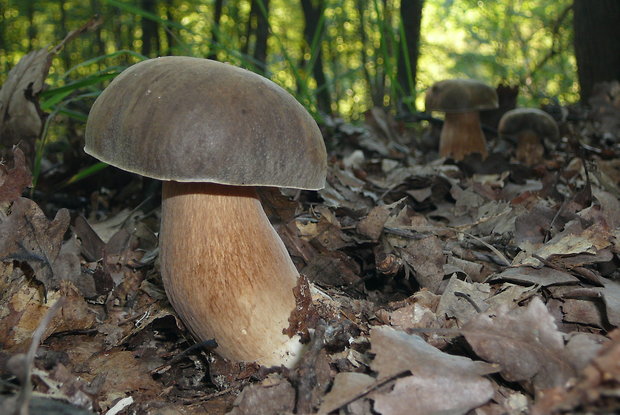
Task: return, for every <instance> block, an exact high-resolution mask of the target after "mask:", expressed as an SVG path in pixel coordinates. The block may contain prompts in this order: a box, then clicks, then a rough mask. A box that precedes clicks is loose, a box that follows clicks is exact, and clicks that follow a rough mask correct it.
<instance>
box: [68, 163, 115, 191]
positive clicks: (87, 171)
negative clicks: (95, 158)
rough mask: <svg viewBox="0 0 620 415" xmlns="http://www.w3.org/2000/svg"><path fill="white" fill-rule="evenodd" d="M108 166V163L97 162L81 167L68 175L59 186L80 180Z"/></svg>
mask: <svg viewBox="0 0 620 415" xmlns="http://www.w3.org/2000/svg"><path fill="white" fill-rule="evenodd" d="M108 166H109V164H107V163H104V162H98V163H95V164H93V165H92V166H88V167H86V168H85V169H82V170H80V171H79V172H77V173H75V174H74V175H73V176H71V177H69V179H67V181H65V182H64V183H63V184H62V185H61V186H60V187H61V188H62V187H66V186H69V185H72V184H74V183H76V182H79V181H80V180H84V179H86V178H88V177H90V176H92V175H93V174H95V173H97V172H99V171H101V170H103V169H105V168H106V167H108Z"/></svg>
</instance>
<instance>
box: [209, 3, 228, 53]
mask: <svg viewBox="0 0 620 415" xmlns="http://www.w3.org/2000/svg"><path fill="white" fill-rule="evenodd" d="M223 7H224V0H215V7H214V10H213V28H212V29H211V47H210V48H209V55H208V56H207V58H209V59H213V60H217V53H216V51H217V48H218V43H219V36H218V31H219V28H220V21H221V20H222V9H223Z"/></svg>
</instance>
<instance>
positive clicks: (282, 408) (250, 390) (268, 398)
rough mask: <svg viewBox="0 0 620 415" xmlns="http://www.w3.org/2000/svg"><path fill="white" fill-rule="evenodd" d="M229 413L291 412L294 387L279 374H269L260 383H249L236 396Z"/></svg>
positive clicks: (246, 414) (266, 413)
mask: <svg viewBox="0 0 620 415" xmlns="http://www.w3.org/2000/svg"><path fill="white" fill-rule="evenodd" d="M234 406H235V407H234V408H233V410H232V411H230V412H228V414H229V415H272V414H283V413H292V412H293V409H294V408H295V389H294V388H293V386H291V384H290V383H289V382H288V381H287V380H286V379H282V378H281V377H279V376H271V377H268V378H267V379H265V380H264V381H263V382H262V383H261V384H255V385H250V386H248V387H246V388H244V389H243V391H242V392H241V394H239V396H238V397H237V399H236V400H235V403H234Z"/></svg>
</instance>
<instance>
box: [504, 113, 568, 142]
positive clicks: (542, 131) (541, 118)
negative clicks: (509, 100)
mask: <svg viewBox="0 0 620 415" xmlns="http://www.w3.org/2000/svg"><path fill="white" fill-rule="evenodd" d="M528 130H529V131H533V132H534V133H536V134H537V135H538V136H540V137H541V138H549V139H551V140H553V141H555V140H557V139H558V137H559V136H560V132H559V130H558V124H557V123H556V122H555V120H554V119H553V117H551V116H550V115H549V114H547V113H546V112H545V111H543V110H539V109H537V108H517V109H513V110H510V111H508V112H506V113H505V114H504V115H503V116H502V118H501V120H500V121H499V127H498V132H499V133H500V134H501V135H518V134H519V133H521V132H524V131H528Z"/></svg>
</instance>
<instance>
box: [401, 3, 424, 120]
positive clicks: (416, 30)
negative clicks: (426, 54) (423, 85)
mask: <svg viewBox="0 0 620 415" xmlns="http://www.w3.org/2000/svg"><path fill="white" fill-rule="evenodd" d="M423 7H424V0H403V1H401V3H400V20H401V22H402V25H403V32H404V34H405V37H404V38H402V37H401V39H400V45H399V47H400V53H399V57H400V59H399V60H398V82H399V84H400V86H401V87H402V88H403V92H402V94H399V95H400V96H399V102H398V105H399V107H400V106H402V100H403V98H405V97H407V98H408V99H410V100H411V105H412V108H414V106H415V84H416V76H417V68H418V57H419V53H420V24H421V22H422V8H423ZM405 58H407V59H405ZM407 64H408V65H407Z"/></svg>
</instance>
